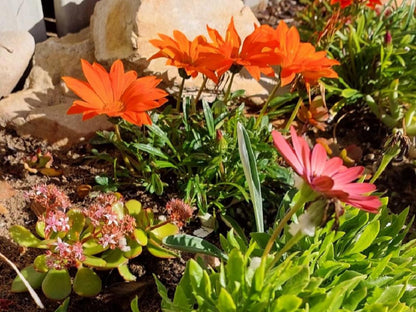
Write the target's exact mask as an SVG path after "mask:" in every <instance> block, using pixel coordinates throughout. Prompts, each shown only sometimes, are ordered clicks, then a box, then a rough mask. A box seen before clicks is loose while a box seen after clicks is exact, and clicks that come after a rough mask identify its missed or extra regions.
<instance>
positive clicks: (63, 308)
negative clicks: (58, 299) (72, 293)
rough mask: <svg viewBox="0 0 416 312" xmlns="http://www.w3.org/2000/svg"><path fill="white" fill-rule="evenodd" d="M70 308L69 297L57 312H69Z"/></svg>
mask: <svg viewBox="0 0 416 312" xmlns="http://www.w3.org/2000/svg"><path fill="white" fill-rule="evenodd" d="M68 307H69V297H68V298H66V299H65V300H64V302H62V304H61V305H60V306H59V307H58V308H57V309H56V310H55V312H67V311H68Z"/></svg>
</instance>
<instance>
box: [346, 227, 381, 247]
mask: <svg viewBox="0 0 416 312" xmlns="http://www.w3.org/2000/svg"><path fill="white" fill-rule="evenodd" d="M379 231H380V222H379V221H378V220H376V221H375V222H371V223H369V224H368V225H367V226H366V227H365V229H364V231H363V232H362V234H361V235H360V236H359V237H358V239H357V240H356V241H355V242H353V243H352V244H353V245H352V248H351V249H349V250H347V251H346V252H345V255H352V254H355V253H359V252H361V251H363V250H365V249H367V248H368V247H369V246H371V244H372V242H373V241H374V239H375V238H376V237H377V234H378V232H379Z"/></svg>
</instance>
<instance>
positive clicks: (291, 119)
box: [285, 98, 303, 132]
mask: <svg viewBox="0 0 416 312" xmlns="http://www.w3.org/2000/svg"><path fill="white" fill-rule="evenodd" d="M302 103H303V100H302V98H299V101H298V102H297V104H296V106H295V109H294V110H293V112H292V115H290V118H289V120H288V121H287V124H286V127H285V131H286V132H287V131H289V128H290V125H291V124H292V122H293V120H295V117H296V115H297V114H298V111H299V108H300V105H301V104H302Z"/></svg>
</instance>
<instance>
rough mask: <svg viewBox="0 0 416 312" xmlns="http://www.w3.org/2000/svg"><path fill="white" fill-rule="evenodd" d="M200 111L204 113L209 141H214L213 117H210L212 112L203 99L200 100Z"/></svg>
mask: <svg viewBox="0 0 416 312" xmlns="http://www.w3.org/2000/svg"><path fill="white" fill-rule="evenodd" d="M202 109H203V111H204V116H205V122H206V124H207V128H208V133H209V136H210V137H211V139H215V125H214V116H213V115H212V110H211V108H210V107H209V104H208V102H207V101H206V100H205V99H203V100H202Z"/></svg>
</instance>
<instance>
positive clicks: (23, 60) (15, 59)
mask: <svg viewBox="0 0 416 312" xmlns="http://www.w3.org/2000/svg"><path fill="white" fill-rule="evenodd" d="M34 49H35V40H34V39H33V37H32V35H31V34H29V33H28V32H27V31H1V32H0V77H1V84H0V98H1V97H4V96H6V95H8V94H10V92H12V91H13V89H14V87H15V86H16V84H17V83H18V82H19V80H20V78H21V77H22V75H23V73H24V72H25V70H26V68H27V66H28V64H29V62H30V59H31V58H32V55H33V51H34Z"/></svg>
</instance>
